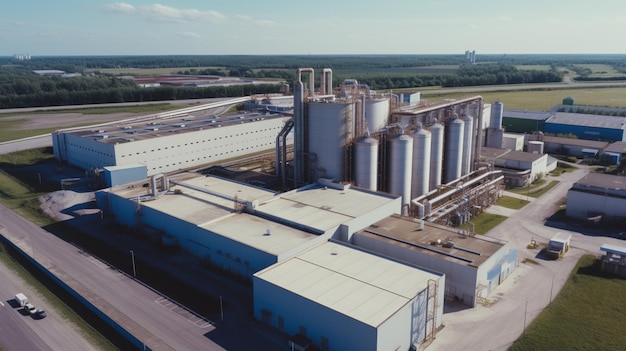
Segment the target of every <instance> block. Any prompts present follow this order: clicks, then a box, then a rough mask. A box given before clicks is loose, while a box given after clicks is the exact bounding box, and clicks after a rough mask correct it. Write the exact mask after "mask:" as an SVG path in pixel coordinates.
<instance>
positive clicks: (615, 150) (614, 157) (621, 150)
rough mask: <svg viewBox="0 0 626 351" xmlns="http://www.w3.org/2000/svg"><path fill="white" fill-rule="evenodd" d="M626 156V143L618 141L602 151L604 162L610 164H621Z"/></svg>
mask: <svg viewBox="0 0 626 351" xmlns="http://www.w3.org/2000/svg"><path fill="white" fill-rule="evenodd" d="M624 156H626V142H623V141H616V142H614V143H612V144H610V145H609V146H607V147H606V148H604V150H602V154H601V157H602V159H603V161H606V162H608V163H610V164H615V165H617V164H619V163H620V162H622V160H623V159H624Z"/></svg>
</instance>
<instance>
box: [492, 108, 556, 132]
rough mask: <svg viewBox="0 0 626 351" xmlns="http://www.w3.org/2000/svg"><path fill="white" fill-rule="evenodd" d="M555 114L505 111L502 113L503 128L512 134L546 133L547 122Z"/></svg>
mask: <svg viewBox="0 0 626 351" xmlns="http://www.w3.org/2000/svg"><path fill="white" fill-rule="evenodd" d="M554 114H555V112H543V111H528V110H512V109H505V110H504V111H503V113H502V128H504V129H505V130H506V131H507V132H510V133H529V134H530V133H533V132H536V131H544V130H545V124H546V121H547V120H549V119H550V118H551V117H552V116H554Z"/></svg>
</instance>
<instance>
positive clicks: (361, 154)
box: [354, 136, 378, 191]
mask: <svg viewBox="0 0 626 351" xmlns="http://www.w3.org/2000/svg"><path fill="white" fill-rule="evenodd" d="M354 161H355V167H354V168H355V174H354V183H355V185H356V186H360V187H363V188H367V189H369V190H373V191H376V190H377V188H378V187H377V185H378V140H376V139H374V138H371V137H369V136H366V137H363V138H361V139H360V140H359V141H357V143H356V145H355V155H354Z"/></svg>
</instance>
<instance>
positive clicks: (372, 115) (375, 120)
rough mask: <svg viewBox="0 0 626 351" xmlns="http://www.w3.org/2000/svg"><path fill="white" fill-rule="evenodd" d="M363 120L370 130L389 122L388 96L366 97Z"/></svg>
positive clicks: (382, 126)
mask: <svg viewBox="0 0 626 351" xmlns="http://www.w3.org/2000/svg"><path fill="white" fill-rule="evenodd" d="M365 122H366V123H367V128H368V129H369V130H370V131H372V132H375V131H377V130H379V129H381V128H384V127H385V126H386V125H387V123H388V122H389V98H372V97H368V98H366V99H365Z"/></svg>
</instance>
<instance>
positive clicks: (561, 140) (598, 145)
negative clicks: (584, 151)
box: [543, 135, 609, 149]
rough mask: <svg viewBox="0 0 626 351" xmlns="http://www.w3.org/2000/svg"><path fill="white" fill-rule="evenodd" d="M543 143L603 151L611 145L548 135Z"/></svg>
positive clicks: (603, 142) (604, 142)
mask: <svg viewBox="0 0 626 351" xmlns="http://www.w3.org/2000/svg"><path fill="white" fill-rule="evenodd" d="M543 142H544V143H552V144H562V145H572V146H581V147H587V148H596V149H602V148H604V147H606V146H607V145H608V144H609V143H608V142H606V141H596V140H585V139H574V138H563V137H555V136H547V135H546V136H544V137H543Z"/></svg>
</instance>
